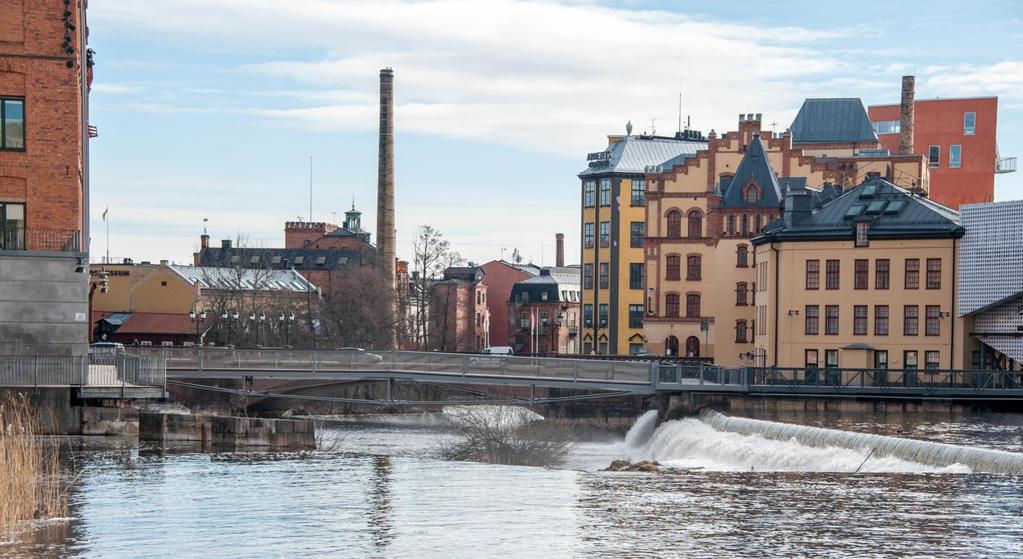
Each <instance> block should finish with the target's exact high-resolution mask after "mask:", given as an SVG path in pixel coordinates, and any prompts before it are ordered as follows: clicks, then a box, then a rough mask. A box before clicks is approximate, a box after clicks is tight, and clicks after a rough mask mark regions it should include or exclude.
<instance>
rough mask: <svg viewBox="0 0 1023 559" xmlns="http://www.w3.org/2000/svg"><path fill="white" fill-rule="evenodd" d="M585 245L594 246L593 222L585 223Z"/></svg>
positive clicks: (587, 246)
mask: <svg viewBox="0 0 1023 559" xmlns="http://www.w3.org/2000/svg"><path fill="white" fill-rule="evenodd" d="M583 246H585V247H586V248H593V224H592V223H587V224H585V225H583Z"/></svg>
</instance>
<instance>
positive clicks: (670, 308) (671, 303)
mask: <svg viewBox="0 0 1023 559" xmlns="http://www.w3.org/2000/svg"><path fill="white" fill-rule="evenodd" d="M678 307H679V301H678V295H676V294H674V293H669V294H668V295H667V296H665V298H664V316H670V317H676V316H678V312H679V308H678Z"/></svg>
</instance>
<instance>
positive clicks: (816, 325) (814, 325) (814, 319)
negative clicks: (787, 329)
mask: <svg viewBox="0 0 1023 559" xmlns="http://www.w3.org/2000/svg"><path fill="white" fill-rule="evenodd" d="M805 312H806V317H805V320H804V323H805V326H804V330H803V331H804V332H805V333H806V335H808V336H816V335H817V334H819V333H820V320H821V308H820V307H819V306H817V305H807V306H806V310H805Z"/></svg>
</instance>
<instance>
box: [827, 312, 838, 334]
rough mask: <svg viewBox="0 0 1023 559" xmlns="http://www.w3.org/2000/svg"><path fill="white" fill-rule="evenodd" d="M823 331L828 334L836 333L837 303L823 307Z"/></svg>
mask: <svg viewBox="0 0 1023 559" xmlns="http://www.w3.org/2000/svg"><path fill="white" fill-rule="evenodd" d="M824 333H825V334H826V335H829V336H837V335H838V305H826V306H825V307H824Z"/></svg>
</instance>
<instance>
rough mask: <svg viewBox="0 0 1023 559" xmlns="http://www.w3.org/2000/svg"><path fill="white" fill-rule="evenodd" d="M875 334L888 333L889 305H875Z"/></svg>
mask: <svg viewBox="0 0 1023 559" xmlns="http://www.w3.org/2000/svg"><path fill="white" fill-rule="evenodd" d="M874 335H875V336H887V335H888V305H874Z"/></svg>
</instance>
